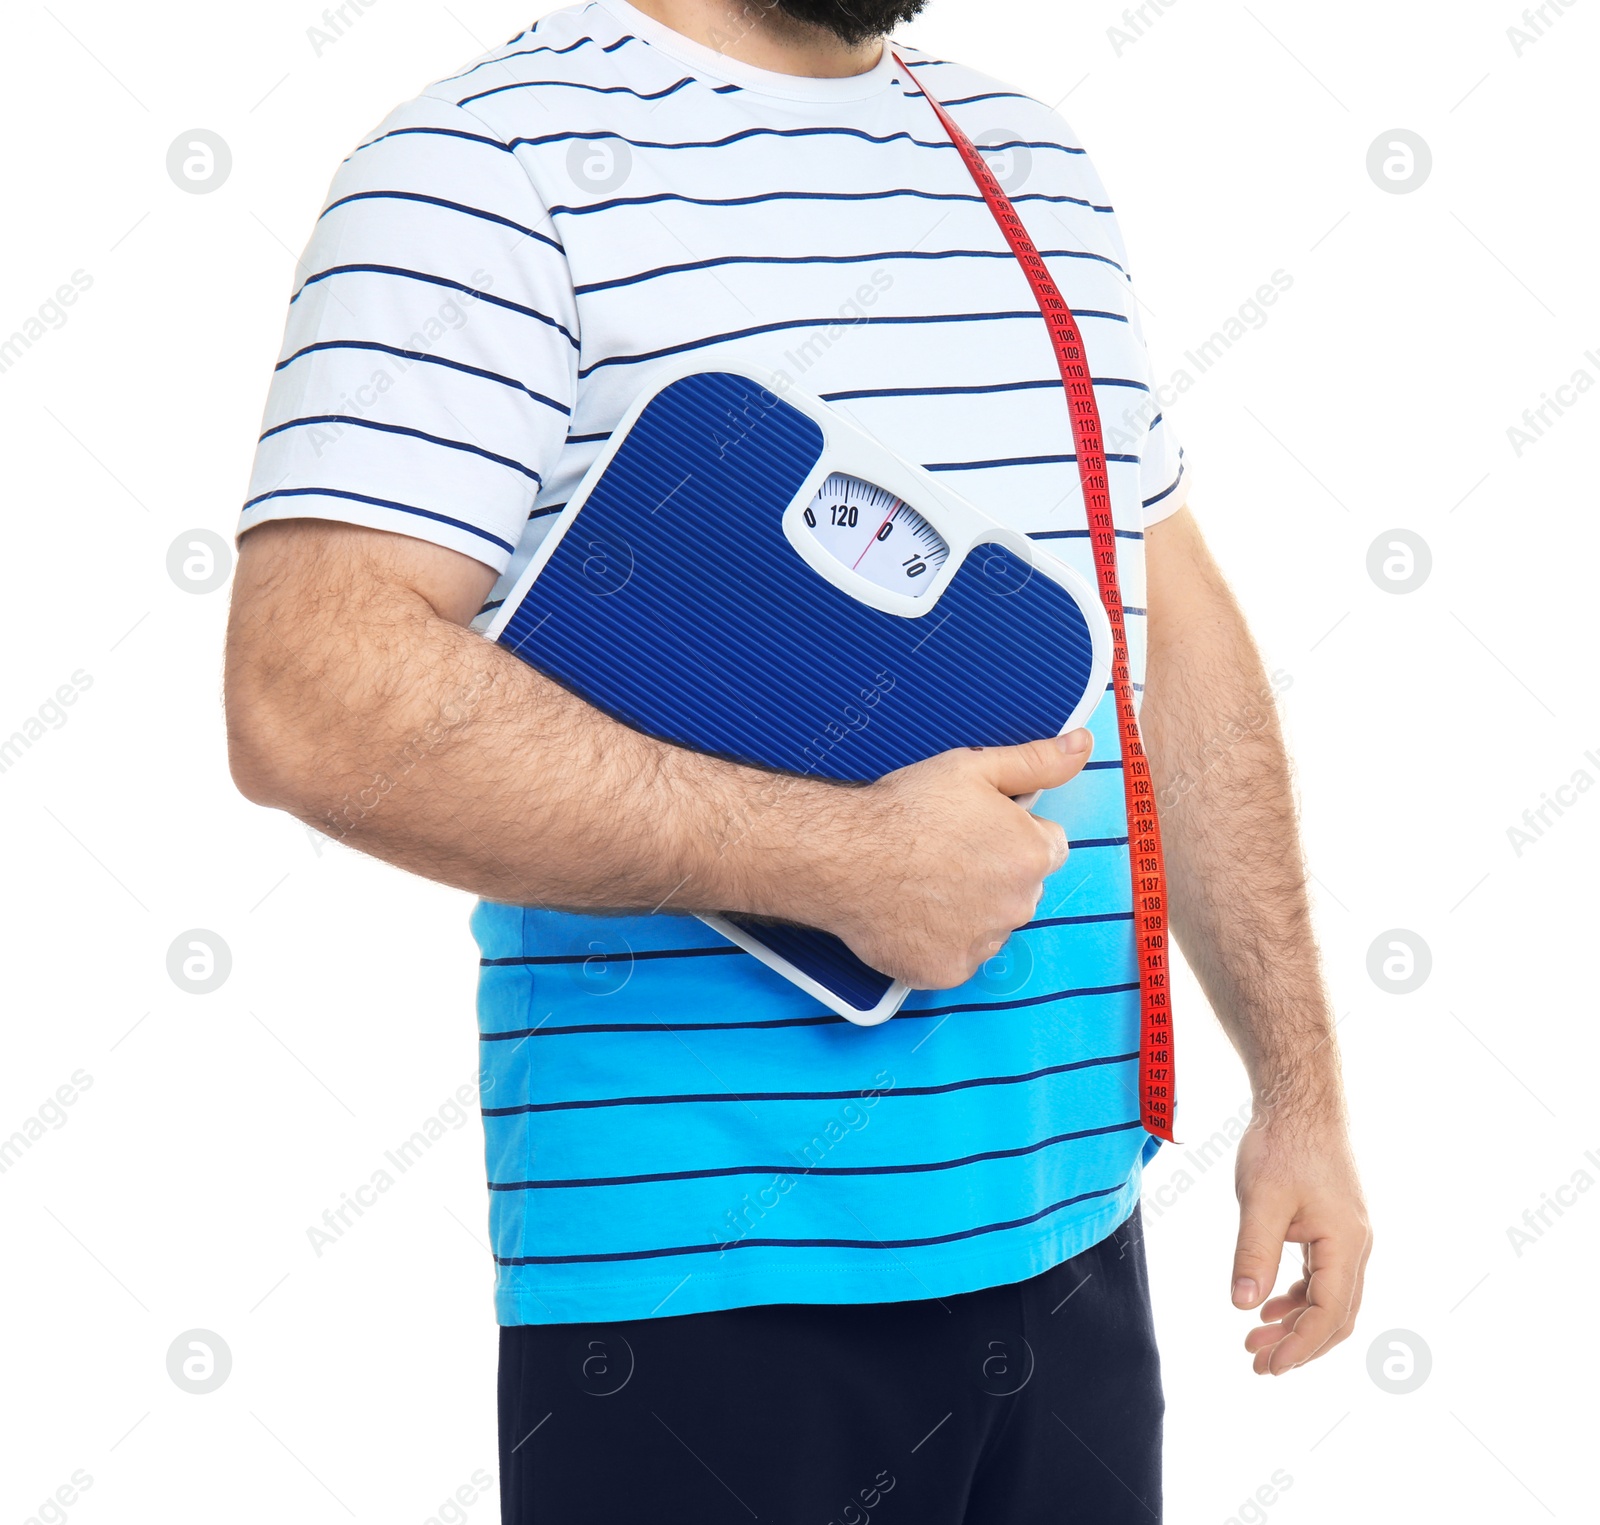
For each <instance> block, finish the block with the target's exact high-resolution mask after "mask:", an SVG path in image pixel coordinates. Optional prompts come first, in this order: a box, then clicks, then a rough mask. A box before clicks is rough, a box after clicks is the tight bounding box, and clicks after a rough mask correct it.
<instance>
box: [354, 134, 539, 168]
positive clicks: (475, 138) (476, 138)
mask: <svg viewBox="0 0 1600 1525" xmlns="http://www.w3.org/2000/svg"><path fill="white" fill-rule="evenodd" d="M413 134H415V135H417V136H419V137H430V138H461V139H464V140H465V141H466V142H468V143H482V144H483V145H484V147H486V148H498V149H499V150H500V152H501V153H506V154H509V153H511V149H510V147H509V146H508V145H507V144H505V143H503V142H501V140H500V139H499V138H492V137H490V136H488V134H486V133H481V132H464V131H462V129H461V128H459V127H391V128H390V129H389V131H388V132H380V133H379V134H378V136H377V137H375V138H368V139H367V141H366V142H365V143H358V144H357V145H356V147H355V148H354V149H353V150H352V151H351V153H350V155H349V157H348V158H347V159H346V160H345V163H347V164H348V163H349V162H350V159H353V158H355V156H356V155H357V154H359V153H361V152H362V151H363V150H365V149H368V148H375V147H377V145H378V144H379V143H382V142H384V141H386V140H387V139H389V138H409V137H411V136H412V135H413Z"/></svg>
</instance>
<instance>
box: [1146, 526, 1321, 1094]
mask: <svg viewBox="0 0 1600 1525" xmlns="http://www.w3.org/2000/svg"><path fill="white" fill-rule="evenodd" d="M1147 555H1148V567H1149V579H1150V589H1149V606H1150V610H1151V616H1150V620H1151V626H1150V652H1149V661H1148V674H1147V682H1146V692H1145V699H1144V706H1143V710H1142V721H1143V730H1144V735H1145V739H1146V743H1147V746H1148V749H1149V753H1150V762H1151V769H1152V773H1153V775H1154V782H1155V785H1156V791H1157V801H1158V805H1159V807H1160V813H1161V828H1162V838H1163V843H1164V846H1165V849H1166V857H1167V869H1168V885H1169V894H1170V896H1171V906H1172V925H1173V929H1174V931H1175V933H1176V935H1177V939H1178V942H1179V944H1180V946H1181V947H1182V949H1183V952H1184V955H1185V957H1186V958H1187V959H1188V962H1189V964H1190V966H1191V967H1192V968H1193V970H1194V972H1195V974H1196V976H1197V978H1198V979H1199V981H1200V983H1201V986H1202V987H1203V988H1204V990H1205V992H1206V995H1207V997H1208V998H1209V999H1210V1002H1211V1005H1212V1007H1213V1009H1214V1010H1215V1011H1216V1014H1217V1017H1218V1019H1219V1020H1220V1021H1221V1022H1222V1024H1223V1026H1224V1028H1225V1029H1226V1030H1227V1032H1228V1035H1229V1037H1230V1038H1231V1039H1232V1040H1233V1043H1234V1046H1235V1047H1236V1048H1237V1049H1238V1050H1239V1053H1240V1055H1241V1057H1242V1058H1243V1059H1244V1062H1245V1065H1246V1068H1247V1070H1248V1072H1249V1075H1250V1081H1251V1085H1252V1088H1253V1089H1254V1091H1255V1094H1256V1098H1257V1101H1258V1103H1260V1102H1262V1101H1265V1100H1268V1099H1271V1100H1273V1101H1278V1100H1285V1099H1288V1098H1290V1097H1293V1098H1295V1099H1297V1100H1301V1101H1307V1102H1312V1103H1317V1104H1320V1103H1326V1104H1327V1105H1329V1106H1332V1107H1335V1108H1337V1107H1338V1105H1339V1101H1338V1097H1339V1082H1338V1055H1337V1048H1336V1045H1335V1044H1334V1042H1333V1041H1332V1032H1333V1025H1332V1020H1331V1016H1330V1012H1329V1009H1328V1003H1327V996H1326V992H1325V990H1324V987H1323V982H1322V974H1321V967H1320V960H1319V957H1318V953H1317V947H1316V941H1315V938H1314V936H1313V933H1312V928H1311V915H1310V906H1309V903H1308V900H1307V895H1306V869H1305V862H1304V858H1303V855H1302V852H1301V848H1300V839H1299V829H1298V823H1297V821H1296V813H1295V806H1294V798H1293V793H1292V790H1291V787H1290V780H1289V768H1288V763H1287V759H1286V757H1285V753H1284V746H1283V737H1282V732H1281V730H1280V728H1279V725H1278V717H1277V711H1276V708H1275V705H1274V702H1273V699H1274V692H1275V689H1274V685H1273V684H1272V683H1271V682H1270V681H1269V679H1268V677H1267V674H1266V672H1265V670H1264V669H1263V666H1262V662H1261V658H1260V655H1259V654H1258V652H1257V650H1256V647H1255V643H1254V641H1253V640H1252V639H1251V636H1250V633H1249V630H1248V628H1247V626H1246V624H1245V622H1244V619H1243V616H1242V615H1241V614H1240V612H1239V608H1238V606H1237V604H1236V603H1235V601H1234V599H1233V596H1232V594H1231V592H1230V591H1229V589H1228V587H1227V585H1226V583H1225V582H1224V580H1223V578H1222V576H1221V574H1220V573H1219V572H1218V571H1217V569H1216V566H1215V564H1214V563H1213V562H1212V560H1211V557H1210V555H1209V553H1208V552H1207V551H1206V549H1205V546H1204V544H1203V542H1202V541H1201V540H1200V537H1199V533H1198V531H1197V530H1196V529H1195V528H1194V525H1193V523H1192V521H1191V520H1190V519H1189V516H1188V515H1187V514H1182V515H1179V516H1176V518H1175V519H1174V520H1171V521H1168V522H1166V523H1163V524H1160V525H1157V526H1155V527H1153V529H1152V532H1151V535H1150V544H1149V549H1148V553H1147Z"/></svg>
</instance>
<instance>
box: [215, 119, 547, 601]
mask: <svg viewBox="0 0 1600 1525" xmlns="http://www.w3.org/2000/svg"><path fill="white" fill-rule="evenodd" d="M577 321H578V320H577V309H576V301H575V298H574V296H573V290H572V278H571V274H570V271H569V268H568V265H567V260H566V255H565V253H564V251H563V250H562V248H561V244H560V242H559V240H558V238H557V237H556V233H555V229H554V227H553V226H552V224H551V221H550V218H549V215H548V213H547V212H546V210H545V207H544V205H543V204H542V202H541V201H540V199H539V196H538V194H537V192H536V191H535V189H534V187H533V185H532V183H531V182H530V180H529V178H528V176H527V173H526V172H525V170H524V169H523V166H522V165H521V164H520V163H519V162H518V160H517V157H516V154H515V153H514V152H513V151H512V150H511V149H510V148H508V147H507V146H506V145H505V143H503V142H502V141H501V140H500V139H499V138H498V137H496V136H495V135H494V134H493V133H491V132H490V131H489V129H488V128H486V127H485V125H484V124H483V123H482V122H481V121H479V120H478V119H477V118H476V117H475V116H473V115H472V113H470V112H468V111H465V110H463V109H462V108H461V107H459V106H456V105H453V104H452V103H450V102H448V101H444V100H438V99H434V98H432V97H430V96H426V95H424V96H422V97H420V98H418V99H417V100H414V101H411V102H409V103H408V104H406V105H404V106H401V107H400V108H399V109H398V110H396V111H395V112H394V113H392V114H391V115H390V116H389V118H388V119H387V120H386V121H384V122H383V123H382V125H381V126H380V127H379V128H378V130H377V131H376V132H375V133H373V134H372V135H371V137H369V138H368V139H367V141H366V142H364V143H363V144H362V145H361V147H359V148H358V149H357V150H356V151H355V152H354V153H353V154H351V156H350V157H349V158H348V159H346V160H345V162H344V163H343V164H342V165H341V166H340V168H339V171H338V173H337V174H336V175H335V176H334V179H333V184H332V186H331V188H330V190H329V193H328V199H327V202H326V204H325V206H324V208H323V211H322V214H321V216H320V217H319V218H318V220H317V225H316V229H315V231H314V232H313V234H312V236H311V241H310V243H309V245H308V246H307V248H306V251H305V255H304V257H303V259H302V261H301V264H300V267H299V270H298V273H297V289H296V290H295V293H294V295H293V296H292V297H291V298H290V302H289V317H288V322H287V325H286V328H285V332H284V342H283V348H282V351H281V352H280V354H279V358H278V363H277V366H276V367H275V370H274V373H273V378H272V385H271V388H270V390H269V392H268V394H267V404H266V412H265V416H264V418H263V427H262V434H261V439H260V442H259V444H258V446H257V450H256V458H255V467H254V470H253V472H252V475H251V481H250V489H249V495H248V500H247V501H246V503H245V506H244V510H243V512H242V514H241V516H240V524H239V529H240V533H241V534H243V533H244V532H245V531H247V530H249V529H252V528H254V527H255V526H256V525H258V524H262V523H265V522H266V521H268V520H271V519H291V518H315V519H337V520H341V521H343V522H344V523H347V524H360V525H365V526H368V527H369V528H373V529H382V530H392V531H394V532H396V533H398V534H402V535H411V536H414V537H416V538H418V539H423V540H430V541H433V542H434V543H436V544H438V545H443V546H447V547H449V548H450V549H451V550H455V551H460V552H463V553H464V554H466V555H468V556H472V557H474V558H475V559H477V560H478V561H481V562H483V563H485V564H486V565H488V566H490V567H492V568H494V570H495V571H497V572H503V571H504V570H505V568H506V565H507V563H508V562H509V561H510V559H511V555H512V552H513V551H514V550H515V549H516V545H517V541H518V539H519V538H520V537H521V535H522V531H523V528H524V526H525V525H526V524H527V521H528V512H529V509H530V508H531V507H532V505H533V502H534V499H535V498H536V497H537V495H538V492H539V489H540V487H541V485H542V483H543V474H544V473H545V472H546V471H547V470H549V469H550V465H551V463H552V462H554V461H555V459H556V456H557V453H558V452H559V451H560V449H561V446H562V442H563V440H564V439H565V438H566V432H567V424H568V420H569V418H570V417H571V412H572V407H573V399H574V397H575V394H576V387H577V364H578V359H577V357H578V329H577Z"/></svg>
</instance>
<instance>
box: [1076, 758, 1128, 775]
mask: <svg viewBox="0 0 1600 1525" xmlns="http://www.w3.org/2000/svg"><path fill="white" fill-rule="evenodd" d="M1121 766H1122V759H1121V758H1120V757H1114V758H1112V759H1111V760H1110V761H1109V762H1086V763H1085V764H1084V765H1083V769H1082V771H1083V772H1085V773H1087V772H1088V771H1089V770H1090V769H1091V768H1120V767H1121Z"/></svg>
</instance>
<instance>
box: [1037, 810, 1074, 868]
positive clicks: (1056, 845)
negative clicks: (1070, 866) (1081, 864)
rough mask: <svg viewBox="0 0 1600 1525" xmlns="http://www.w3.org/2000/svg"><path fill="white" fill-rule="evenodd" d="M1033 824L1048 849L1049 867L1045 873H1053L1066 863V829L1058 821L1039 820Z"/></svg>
mask: <svg viewBox="0 0 1600 1525" xmlns="http://www.w3.org/2000/svg"><path fill="white" fill-rule="evenodd" d="M1035 823H1036V824H1037V825H1038V827H1039V830H1040V831H1042V832H1043V833H1044V839H1045V843H1046V845H1047V846H1048V847H1049V849H1050V867H1049V869H1048V871H1047V872H1049V873H1052V874H1053V873H1055V871H1056V870H1057V869H1058V868H1060V867H1061V865H1062V864H1063V863H1065V862H1066V861H1067V829H1066V827H1065V826H1063V825H1062V824H1061V823H1060V822H1059V821H1045V820H1039V819H1038V818H1037V817H1035Z"/></svg>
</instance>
